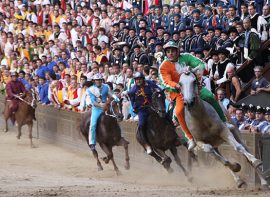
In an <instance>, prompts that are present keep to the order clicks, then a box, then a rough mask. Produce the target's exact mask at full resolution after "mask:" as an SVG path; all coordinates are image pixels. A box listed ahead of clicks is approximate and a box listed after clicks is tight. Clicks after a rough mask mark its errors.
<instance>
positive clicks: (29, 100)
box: [3, 91, 37, 147]
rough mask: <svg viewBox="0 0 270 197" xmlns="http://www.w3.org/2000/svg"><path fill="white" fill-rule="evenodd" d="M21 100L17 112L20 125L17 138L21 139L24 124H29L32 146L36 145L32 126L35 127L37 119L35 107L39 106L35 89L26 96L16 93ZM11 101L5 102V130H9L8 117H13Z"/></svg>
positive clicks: (16, 118) (16, 116)
mask: <svg viewBox="0 0 270 197" xmlns="http://www.w3.org/2000/svg"><path fill="white" fill-rule="evenodd" d="M14 96H15V97H17V99H18V100H19V106H18V110H17V111H16V112H15V120H16V122H17V125H18V135H17V138H18V139H20V137H21V135H22V132H21V130H22V126H24V125H27V126H28V129H29V138H30V143H31V147H34V145H33V141H32V128H33V120H35V109H36V107H37V96H36V92H35V91H31V92H27V93H26V95H25V98H21V97H19V96H17V95H14ZM10 105H11V101H9V100H7V101H6V102H5V108H4V111H3V115H4V119H5V129H4V131H5V132H7V131H8V123H7V121H8V119H10V118H11V116H12V113H11V111H10Z"/></svg>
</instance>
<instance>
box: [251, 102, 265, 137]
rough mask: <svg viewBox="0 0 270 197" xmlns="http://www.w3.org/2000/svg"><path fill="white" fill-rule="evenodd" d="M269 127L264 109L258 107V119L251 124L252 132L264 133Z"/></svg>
mask: <svg viewBox="0 0 270 197" xmlns="http://www.w3.org/2000/svg"><path fill="white" fill-rule="evenodd" d="M267 125H268V123H267V121H265V119H264V109H263V108H262V107H261V106H257V109H256V118H255V120H253V121H252V123H251V126H250V131H251V132H253V133H262V131H263V129H264V128H265V127H266V126H267Z"/></svg>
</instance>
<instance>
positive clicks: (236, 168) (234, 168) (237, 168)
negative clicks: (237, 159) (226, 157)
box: [230, 163, 241, 172]
mask: <svg viewBox="0 0 270 197" xmlns="http://www.w3.org/2000/svg"><path fill="white" fill-rule="evenodd" d="M230 169H231V170H232V171H234V172H239V171H240V170H241V165H240V164H239V163H233V164H232V165H230Z"/></svg>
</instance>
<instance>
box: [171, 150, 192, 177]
mask: <svg viewBox="0 0 270 197" xmlns="http://www.w3.org/2000/svg"><path fill="white" fill-rule="evenodd" d="M170 151H171V153H172V155H173V157H174V160H175V162H176V164H177V165H178V166H179V167H180V168H181V169H182V171H183V172H184V174H185V176H186V177H188V178H189V173H188V171H187V170H186V169H185V168H184V166H183V165H182V162H181V160H180V157H179V156H178V154H177V149H176V147H175V146H174V147H172V148H170ZM189 181H191V179H190V178H189Z"/></svg>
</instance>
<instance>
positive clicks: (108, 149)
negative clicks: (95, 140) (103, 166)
mask: <svg viewBox="0 0 270 197" xmlns="http://www.w3.org/2000/svg"><path fill="white" fill-rule="evenodd" d="M99 145H100V147H101V148H102V150H103V151H104V152H105V153H106V155H107V158H104V159H105V160H106V161H107V162H109V161H110V160H111V161H112V164H113V168H114V170H115V172H116V174H117V175H121V173H120V171H119V169H118V167H117V166H116V163H115V161H114V158H113V152H112V147H108V146H107V145H106V144H103V143H100V144H99ZM104 159H103V160H104ZM106 161H105V162H106Z"/></svg>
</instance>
